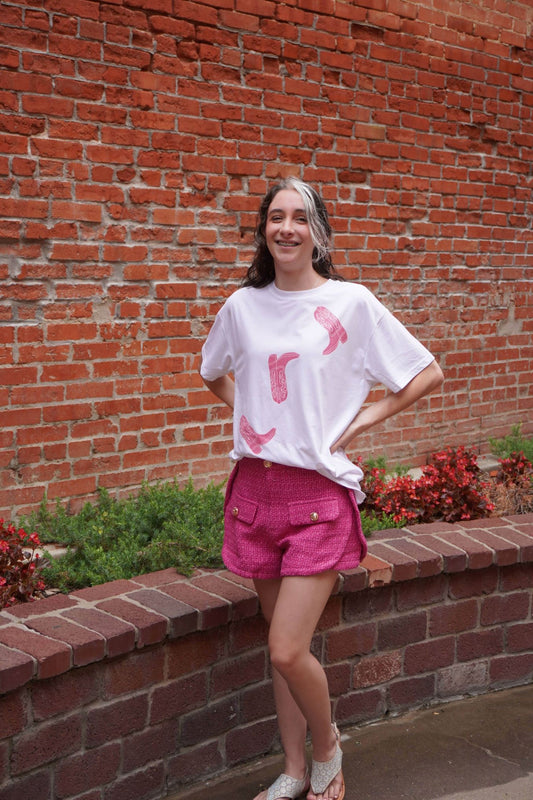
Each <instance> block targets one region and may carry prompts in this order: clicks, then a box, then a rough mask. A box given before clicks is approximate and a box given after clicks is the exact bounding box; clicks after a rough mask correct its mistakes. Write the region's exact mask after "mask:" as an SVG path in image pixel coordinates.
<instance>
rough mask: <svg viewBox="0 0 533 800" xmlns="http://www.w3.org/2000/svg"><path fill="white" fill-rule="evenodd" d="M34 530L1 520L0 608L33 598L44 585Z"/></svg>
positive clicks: (40, 591) (37, 540) (37, 539)
mask: <svg viewBox="0 0 533 800" xmlns="http://www.w3.org/2000/svg"><path fill="white" fill-rule="evenodd" d="M40 544H41V543H40V541H39V537H38V535H37V534H36V533H27V532H26V531H25V530H24V529H23V528H17V527H16V526H15V525H14V524H13V523H6V522H5V520H3V519H0V608H6V607H7V606H11V605H13V604H14V603H23V602H29V601H31V600H35V599H37V598H38V597H40V596H41V595H42V591H43V589H44V588H45V584H44V581H43V580H42V578H41V564H40V561H39V554H38V553H36V552H35V551H36V548H37V547H39V546H40Z"/></svg>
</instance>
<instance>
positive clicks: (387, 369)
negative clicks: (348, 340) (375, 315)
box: [365, 306, 434, 392]
mask: <svg viewBox="0 0 533 800" xmlns="http://www.w3.org/2000/svg"><path fill="white" fill-rule="evenodd" d="M433 360H434V359H433V356H432V354H431V353H430V352H429V350H427V348H425V347H424V345H423V344H422V343H421V342H419V341H418V339H415V337H414V336H413V335H412V334H411V333H409V331H408V330H407V328H405V327H404V325H402V323H401V322H400V321H399V320H398V319H396V317H395V316H393V314H391V313H390V311H388V310H387V309H386V308H385V306H383V314H382V315H381V317H380V319H379V320H378V322H377V323H376V326H375V328H374V331H373V334H372V336H371V338H370V341H369V343H368V349H367V352H366V357H365V376H366V379H367V380H368V381H369V383H370V384H372V385H373V384H376V383H382V384H383V385H384V386H386V387H387V388H388V389H390V390H391V391H393V392H399V391H400V389H403V388H404V387H405V386H407V384H408V383H409V382H410V381H411V380H412V379H413V378H414V377H415V376H416V375H418V373H419V372H421V371H422V370H423V369H425V367H427V366H428V365H429V364H431V362H432V361H433Z"/></svg>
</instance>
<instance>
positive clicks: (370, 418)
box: [331, 361, 444, 453]
mask: <svg viewBox="0 0 533 800" xmlns="http://www.w3.org/2000/svg"><path fill="white" fill-rule="evenodd" d="M443 380H444V376H443V374H442V370H441V368H440V367H439V365H438V364H437V362H436V361H432V362H431V364H428V366H427V367H425V369H423V370H422V371H421V372H419V373H418V375H415V377H414V378H413V379H412V380H411V381H409V383H408V384H407V386H404V388H403V389H400V391H399V392H391V393H390V394H388V395H386V396H385V397H383V398H382V399H381V400H378V401H377V402H375V403H372V404H371V405H369V406H366V407H365V408H363V409H361V411H360V412H359V413H358V414H357V416H356V417H355V418H354V419H353V420H352V421H351V423H350V424H349V425H348V427H347V428H346V430H345V431H344V433H343V434H341V436H339V438H338V439H337V441H336V442H334V443H333V445H332V446H331V452H332V453H334V452H335V450H339V449H345V448H346V447H348V445H349V443H350V442H351V441H352V439H354V438H355V437H356V436H358V435H359V434H360V433H363V431H366V430H368V429H369V428H372V427H373V426H374V425H377V424H378V422H383V420H385V419H388V417H392V416H394V414H397V413H398V412H399V411H403V409H404V408H407V407H408V406H410V405H412V404H413V403H415V402H416V401H417V400H419V399H420V398H421V397H424V395H426V394H429V392H432V391H433V390H434V389H437V388H438V387H439V386H440V385H441V383H442V381H443Z"/></svg>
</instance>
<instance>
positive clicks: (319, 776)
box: [311, 723, 346, 800]
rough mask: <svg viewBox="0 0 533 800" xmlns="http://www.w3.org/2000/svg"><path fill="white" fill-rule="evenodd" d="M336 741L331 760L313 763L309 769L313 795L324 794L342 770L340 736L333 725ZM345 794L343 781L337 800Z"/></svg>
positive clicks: (341, 798)
mask: <svg viewBox="0 0 533 800" xmlns="http://www.w3.org/2000/svg"><path fill="white" fill-rule="evenodd" d="M332 728H333V730H334V731H335V737H336V739H337V746H336V749H335V754H334V756H333V758H330V760H329V761H313V765H312V768H311V789H312V791H313V793H314V794H324V792H325V791H326V789H327V788H328V786H329V785H330V783H331V781H332V780H333V778H335V776H336V775H337V774H338V773H339V772H340V771H341V768H342V750H341V748H340V746H339V740H340V734H339V731H338V728H337V726H336V725H335V723H333V725H332ZM345 794H346V786H345V785H344V779H343V780H342V786H341V789H340V792H339V794H338V795H337V800H343V798H344V795H345Z"/></svg>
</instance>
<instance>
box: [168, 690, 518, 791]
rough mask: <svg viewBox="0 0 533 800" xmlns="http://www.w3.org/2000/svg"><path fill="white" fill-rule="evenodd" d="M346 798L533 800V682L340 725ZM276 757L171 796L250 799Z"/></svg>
mask: <svg viewBox="0 0 533 800" xmlns="http://www.w3.org/2000/svg"><path fill="white" fill-rule="evenodd" d="M342 747H343V750H344V775H345V779H346V786H347V789H346V800H532V798H533V685H529V686H524V687H518V688H515V689H507V690H504V691H501V692H494V693H491V694H487V695H483V696H480V697H473V698H467V699H465V700H458V701H454V702H451V703H446V704H444V705H441V706H435V707H432V708H429V709H424V710H420V711H412V712H409V713H407V714H405V715H403V716H401V717H397V718H391V719H387V720H385V721H382V722H379V723H375V724H373V725H368V726H366V727H353V728H345V729H343V730H342ZM280 765H281V760H280V758H279V757H271V758H269V759H264V760H262V761H261V762H259V763H255V764H252V765H248V766H247V767H246V768H241V769H238V770H234V771H232V772H231V773H229V774H228V773H227V774H226V775H225V776H223V778H221V779H219V780H217V781H210V782H206V783H205V784H204V785H203V786H202V787H200V788H196V789H194V790H189V791H187V792H180V793H178V794H173V795H172V796H171V798H170V800H252V798H253V797H254V796H255V795H256V794H257V793H258V792H259V791H260V790H261V789H262V788H265V787H266V786H268V784H269V783H270V782H272V780H274V779H275V778H276V777H277V775H278V774H279V771H280Z"/></svg>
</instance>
